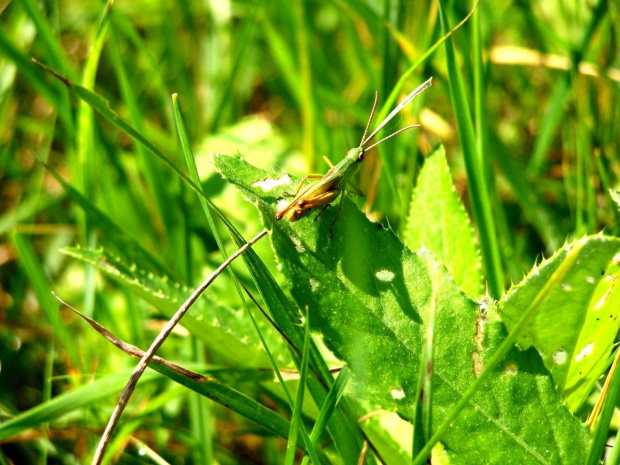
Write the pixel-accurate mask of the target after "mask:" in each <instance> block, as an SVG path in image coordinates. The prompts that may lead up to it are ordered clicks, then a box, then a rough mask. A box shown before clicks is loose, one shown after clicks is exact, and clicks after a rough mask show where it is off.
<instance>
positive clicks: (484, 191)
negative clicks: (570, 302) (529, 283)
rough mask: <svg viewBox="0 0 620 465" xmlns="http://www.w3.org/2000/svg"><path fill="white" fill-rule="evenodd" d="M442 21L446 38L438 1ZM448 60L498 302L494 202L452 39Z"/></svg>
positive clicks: (476, 214)
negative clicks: (492, 204) (490, 194)
mask: <svg viewBox="0 0 620 465" xmlns="http://www.w3.org/2000/svg"><path fill="white" fill-rule="evenodd" d="M439 19H440V22H441V25H442V30H443V32H444V34H446V33H447V32H448V31H449V30H450V28H449V25H448V19H447V17H446V11H445V9H444V4H443V2H442V1H439ZM445 45H446V60H447V66H448V76H449V82H450V98H451V100H452V105H453V107H454V113H455V117H456V122H457V126H458V129H459V135H460V137H461V147H462V149H463V157H464V159H465V168H466V171H467V179H468V181H469V197H470V199H471V204H472V207H473V212H474V217H475V219H476V223H477V225H478V230H479V233H480V245H481V248H482V258H483V260H484V264H485V269H486V277H487V280H488V283H489V292H490V294H491V296H492V297H494V298H499V296H501V294H502V292H503V290H504V271H503V269H502V264H501V257H500V253H499V244H498V242H497V234H496V232H495V223H494V221H493V214H492V211H491V203H490V202H491V200H490V196H489V190H488V185H487V178H486V176H485V173H486V167H485V160H483V159H482V158H481V155H480V153H479V152H478V149H477V147H476V138H475V134H474V128H473V123H472V120H471V112H470V110H469V103H468V102H467V95H466V93H465V85H464V84H463V78H462V77H461V74H460V72H459V70H458V67H457V61H456V56H455V50H454V44H453V43H452V39H451V38H449V39H448V40H447V41H446V44H445Z"/></svg>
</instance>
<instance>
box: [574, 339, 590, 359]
mask: <svg viewBox="0 0 620 465" xmlns="http://www.w3.org/2000/svg"><path fill="white" fill-rule="evenodd" d="M592 350H594V342H591V343H590V344H588V345H587V346H585V347H584V348H583V349H581V352H579V353H578V354H577V356H576V357H575V362H580V361H581V360H583V359H584V358H585V357H587V356H588V355H590V354H591V353H592Z"/></svg>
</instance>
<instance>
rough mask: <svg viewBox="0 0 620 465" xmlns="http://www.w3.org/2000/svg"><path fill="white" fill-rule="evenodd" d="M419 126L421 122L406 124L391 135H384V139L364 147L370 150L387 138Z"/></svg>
mask: <svg viewBox="0 0 620 465" xmlns="http://www.w3.org/2000/svg"><path fill="white" fill-rule="evenodd" d="M419 127H420V125H419V124H412V125H411V126H405V127H404V128H402V129H399V130H398V131H396V132H394V133H392V134H390V135H389V136H387V137H384V138H383V139H381V140H380V141H379V142H375V143H374V144H372V145H371V146H370V147H365V148H364V150H365V151H368V150H370V149H371V148H373V147H376V146H377V145H379V144H382V143H383V142H385V141H386V140H388V139H391V138H392V137H394V136H397V135H399V134H400V133H401V132H405V131H406V130H407V129H411V128H419Z"/></svg>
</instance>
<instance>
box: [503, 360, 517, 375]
mask: <svg viewBox="0 0 620 465" xmlns="http://www.w3.org/2000/svg"><path fill="white" fill-rule="evenodd" d="M518 372H519V367H518V366H517V364H516V363H514V362H510V363H507V364H506V368H504V374H505V375H507V376H516V375H517V373H518Z"/></svg>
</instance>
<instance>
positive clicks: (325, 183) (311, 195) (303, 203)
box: [276, 78, 433, 237]
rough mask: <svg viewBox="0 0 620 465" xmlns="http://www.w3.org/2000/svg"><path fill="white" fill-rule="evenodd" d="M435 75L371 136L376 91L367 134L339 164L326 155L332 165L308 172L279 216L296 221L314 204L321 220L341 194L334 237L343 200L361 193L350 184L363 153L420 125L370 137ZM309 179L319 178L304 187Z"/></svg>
mask: <svg viewBox="0 0 620 465" xmlns="http://www.w3.org/2000/svg"><path fill="white" fill-rule="evenodd" d="M432 80H433V78H430V79H428V80H427V81H425V82H424V83H422V84H421V85H419V86H418V87H417V88H416V89H415V90H414V91H413V92H411V93H410V94H409V95H407V97H406V98H405V99H404V100H403V101H402V102H400V103H399V104H398V105H397V106H396V107H395V108H394V109H393V110H392V111H391V112H390V114H389V115H387V117H386V118H385V119H384V120H383V121H381V123H379V125H378V126H377V128H376V129H375V130H374V131H373V132H372V133H371V134H370V135H369V136H368V137H366V134H367V133H368V129H369V127H370V123H371V122H372V118H373V116H374V115H375V110H376V108H377V99H378V94H377V92H375V103H374V104H373V106H372V110H371V112H370V118H369V119H368V123H367V124H366V129H365V130H364V135H363V136H362V140H361V142H360V145H359V146H358V147H355V148H352V149H351V150H349V151H348V152H347V156H346V157H344V158H343V159H342V160H341V161H340V162H339V163H338V164H337V165H335V166H334V165H332V164H331V163H330V162H329V160H327V159H326V161H327V163H328V164H329V165H330V169H329V171H328V172H327V173H325V174H324V175H322V174H308V175H307V176H305V177H304V178H303V179H302V180H301V182H300V183H299V186H298V187H297V190H296V191H295V193H294V194H293V200H291V201H290V202H289V203H287V204H286V205H284V206H283V207H282V208H280V209H279V210H278V213H276V220H278V221H279V220H281V219H282V218H284V217H286V218H287V219H288V220H289V221H297V220H299V219H301V218H303V217H304V216H306V215H307V214H308V213H309V212H310V210H312V209H313V208H315V207H323V208H321V211H320V212H319V213H318V214H317V216H316V217H315V218H314V221H316V220H318V219H319V217H320V216H321V215H322V214H323V212H324V211H325V209H326V208H327V207H328V206H329V205H330V204H331V203H332V202H334V200H336V199H337V198H338V196H339V195H340V202H339V204H338V212H337V213H336V216H335V217H334V219H333V220H332V222H331V223H330V225H329V236H330V237H333V234H332V229H333V227H334V224H335V223H336V220H337V219H338V216H340V211H341V210H342V204H343V202H344V197H345V193H346V192H347V191H348V190H350V191H352V192H354V193H356V194H358V195H362V194H361V193H360V192H359V190H358V189H357V188H355V187H354V186H352V185H351V179H352V178H353V176H354V175H355V174H356V173H357V172H358V170H359V169H360V166H361V163H362V161H363V160H364V154H365V153H366V152H367V151H368V150H370V149H372V148H373V147H376V146H377V145H379V144H382V143H383V142H385V141H386V140H388V139H390V138H392V137H394V136H396V135H398V134H400V133H401V132H403V131H406V130H407V129H411V128H415V127H419V126H420V125H419V124H412V125H410V126H406V127H404V128H402V129H399V130H398V131H396V132H394V133H393V134H390V135H389V136H387V137H384V138H383V139H381V140H380V141H379V142H375V143H374V144H372V145H369V143H370V141H371V140H372V138H373V137H375V136H376V135H377V133H378V132H379V131H381V129H383V128H384V127H385V125H386V124H387V123H389V122H390V120H391V119H392V118H394V116H396V114H398V112H399V111H400V110H402V109H403V108H404V107H405V105H407V104H408V103H409V102H411V101H412V100H413V99H414V98H415V97H416V96H417V95H419V94H420V93H422V91H424V90H425V89H427V88H428V87H430V86H431V81H432ZM309 179H318V181H316V182H315V183H313V184H311V185H309V186H308V187H306V188H305V189H303V190H302V187H303V186H304V184H305V183H306V181H308V180H309Z"/></svg>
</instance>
